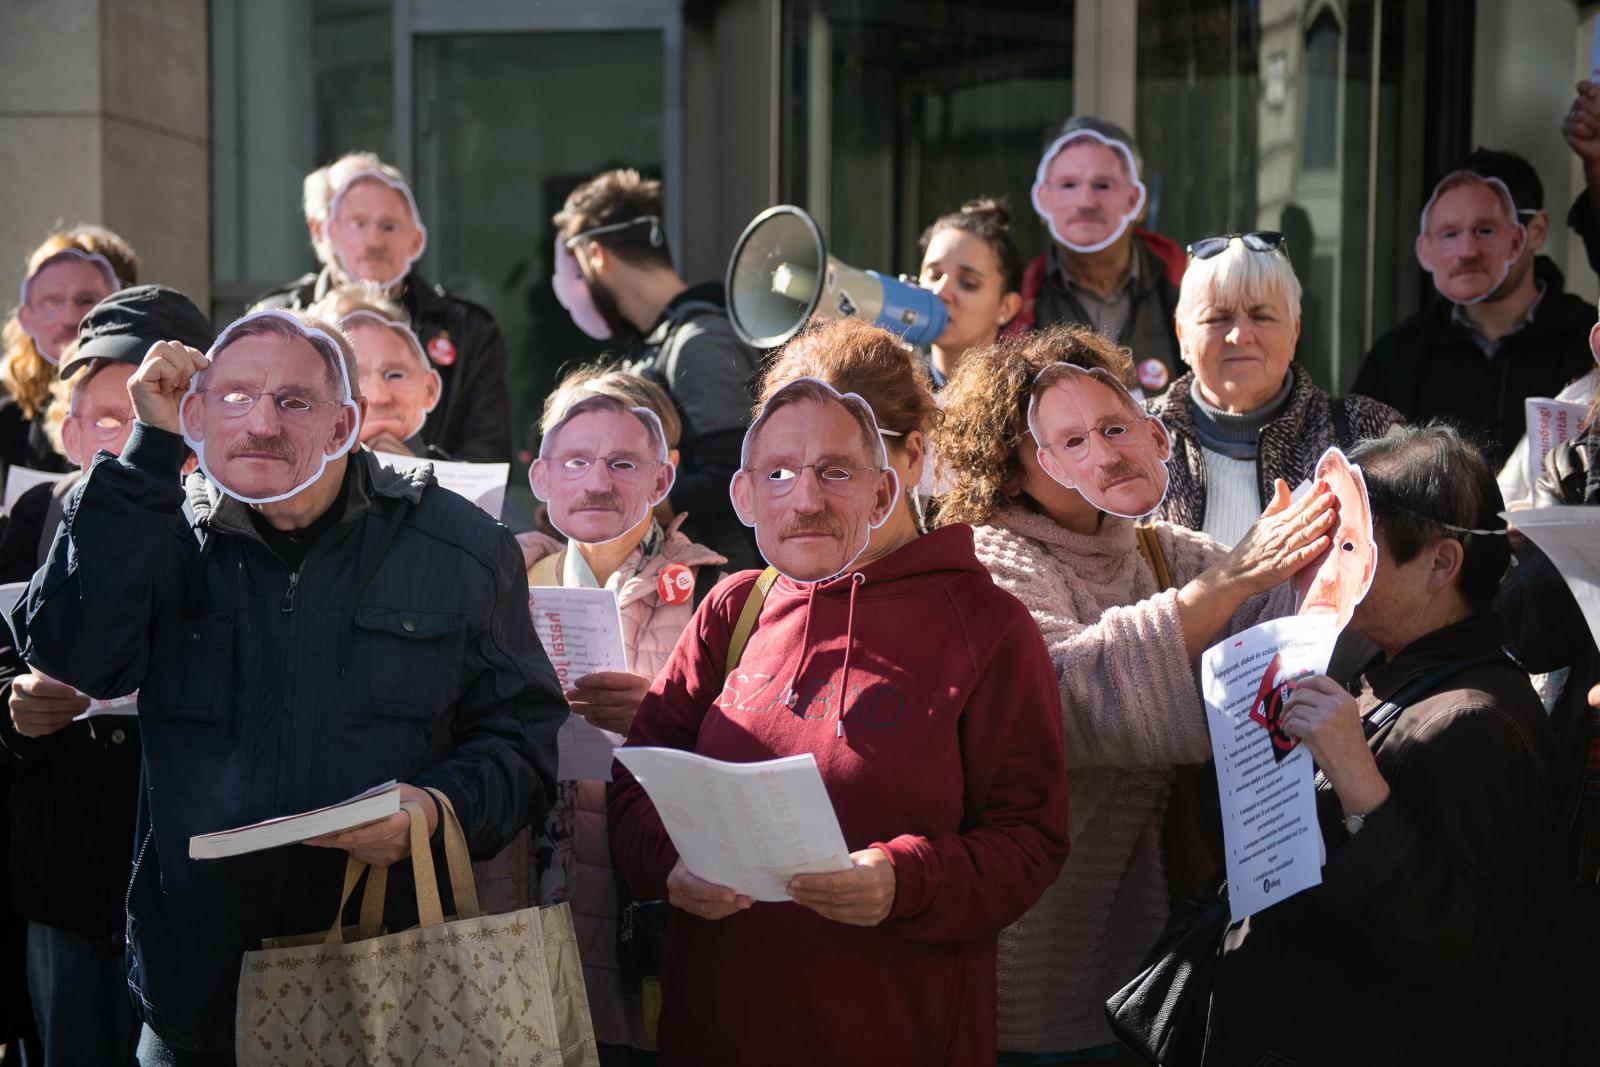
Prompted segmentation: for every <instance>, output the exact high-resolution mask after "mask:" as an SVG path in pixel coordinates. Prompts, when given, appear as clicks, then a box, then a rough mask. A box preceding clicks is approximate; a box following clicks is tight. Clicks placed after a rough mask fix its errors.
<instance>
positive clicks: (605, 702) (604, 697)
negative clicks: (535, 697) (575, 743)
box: [563, 671, 650, 737]
mask: <svg viewBox="0 0 1600 1067" xmlns="http://www.w3.org/2000/svg"><path fill="white" fill-rule="evenodd" d="M649 691H650V679H648V678H646V677H644V676H642V675H638V674H630V673H629V672H627V671H596V672H594V673H593V674H586V675H584V676H583V677H582V678H579V679H578V680H577V681H575V682H573V683H572V687H571V688H570V689H568V690H567V691H566V692H565V693H564V694H563V695H564V696H565V697H566V698H567V704H568V705H570V706H571V708H572V713H573V714H574V715H582V716H583V717H584V719H585V720H587V721H588V723H589V725H590V726H594V727H596V728H598V729H601V730H605V731H607V732H608V733H613V734H617V735H618V736H621V737H627V736H628V730H629V728H631V727H632V726H633V716H634V714H635V713H636V712H638V710H639V702H640V701H642V700H644V695H645V694H646V693H648V692H649Z"/></svg>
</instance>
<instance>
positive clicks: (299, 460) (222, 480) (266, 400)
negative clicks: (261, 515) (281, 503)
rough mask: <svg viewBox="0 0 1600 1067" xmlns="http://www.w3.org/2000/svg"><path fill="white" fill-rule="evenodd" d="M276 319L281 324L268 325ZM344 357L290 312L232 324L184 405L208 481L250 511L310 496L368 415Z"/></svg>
mask: <svg viewBox="0 0 1600 1067" xmlns="http://www.w3.org/2000/svg"><path fill="white" fill-rule="evenodd" d="M269 318H270V319H276V320H278V322H277V323H266V324H263V322H262V321H261V320H264V319H269ZM280 324H282V325H280ZM285 327H287V329H285ZM274 331H276V332H274ZM280 333H287V334H288V335H289V336H287V337H284V336H280V335H279V334H280ZM340 351H341V350H340V348H339V343H338V342H337V341H335V340H334V339H333V338H332V337H330V336H328V335H327V334H326V333H324V332H323V331H321V330H316V329H311V328H309V327H307V326H306V325H305V324H304V323H302V322H301V321H300V320H299V319H297V318H295V317H294V316H293V315H290V314H288V313H287V312H283V311H258V312H256V313H255V314H252V315H246V316H245V317H244V318H242V319H239V320H238V321H236V322H233V323H230V324H229V326H228V328H227V329H225V330H223V331H222V336H220V337H218V338H217V342H216V344H214V345H212V346H211V351H209V352H207V353H206V357H207V358H208V359H209V360H210V361H211V363H210V366H208V367H207V368H206V369H205V370H203V371H201V372H200V373H199V374H196V375H195V376H194V378H193V380H192V381H190V383H189V391H188V392H187V393H185V394H184V395H183V400H182V401H181V402H180V403H179V405H178V426H179V428H180V430H181V431H182V433H183V439H184V441H186V442H187V443H188V445H189V447H190V448H192V449H194V453H195V456H196V458H197V459H198V460H199V463H200V470H201V471H203V472H204V473H205V476H206V478H207V480H209V481H210V482H211V483H212V484H213V485H216V486H217V487H219V488H220V489H222V491H223V492H225V493H227V494H228V495H229V496H231V497H234V498H235V499H238V500H242V501H243V502H244V503H246V504H270V503H273V502H274V501H278V500H287V499H288V498H289V497H291V496H294V495H295V494H296V493H299V492H301V491H302V490H304V489H306V488H307V487H308V486H310V485H311V484H312V483H313V482H315V481H316V480H317V479H318V478H320V477H322V471H323V469H324V468H325V467H327V465H328V464H329V463H330V462H331V461H333V460H336V459H338V458H339V457H340V456H342V455H344V454H345V453H346V452H348V451H350V449H351V447H352V446H354V445H355V443H356V436H357V434H358V433H359V432H360V429H361V409H360V407H359V406H358V405H357V404H356V401H355V399H354V397H353V395H352V394H351V391H350V380H349V377H348V375H347V374H346V373H345V367H344V359H343V358H342V357H341V356H340Z"/></svg>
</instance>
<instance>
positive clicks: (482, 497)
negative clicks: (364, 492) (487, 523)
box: [373, 452, 511, 519]
mask: <svg viewBox="0 0 1600 1067" xmlns="http://www.w3.org/2000/svg"><path fill="white" fill-rule="evenodd" d="M373 454H374V455H376V456H377V457H378V462H379V463H382V464H383V465H384V466H386V467H393V468H394V469H395V470H397V471H413V470H416V469H417V468H418V467H420V466H422V465H423V464H432V466H433V476H434V478H435V479H437V480H438V482H439V484H440V485H441V486H443V487H444V488H446V489H448V490H450V491H451V492H452V493H457V494H459V495H461V496H464V497H466V498H467V499H468V500H470V501H472V502H473V503H474V504H476V505H478V507H480V508H482V509H483V510H484V511H485V512H486V513H487V514H488V515H489V517H490V518H492V519H499V518H500V512H501V510H502V509H503V508H504V506H505V501H506V480H507V479H509V478H510V477H511V464H509V463H459V462H451V461H446V460H439V459H427V458H426V457H423V456H402V455H398V454H396V453H394V452H375V453H373Z"/></svg>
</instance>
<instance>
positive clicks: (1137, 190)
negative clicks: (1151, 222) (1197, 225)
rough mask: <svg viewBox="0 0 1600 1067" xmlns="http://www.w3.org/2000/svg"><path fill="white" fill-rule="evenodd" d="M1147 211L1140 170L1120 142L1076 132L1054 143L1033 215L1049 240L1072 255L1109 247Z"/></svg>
mask: <svg viewBox="0 0 1600 1067" xmlns="http://www.w3.org/2000/svg"><path fill="white" fill-rule="evenodd" d="M1144 205H1145V188H1144V183H1143V182H1141V181H1140V180H1139V166H1138V164H1137V163H1136V162H1135V160H1134V158H1133V151H1132V150H1131V149H1130V148H1129V147H1128V146H1127V145H1125V144H1123V143H1122V142H1121V141H1113V140H1111V139H1110V138H1108V137H1104V136H1102V135H1101V134H1098V133H1095V132H1093V131H1092V130H1075V131H1073V132H1072V133H1068V134H1063V135H1062V136H1060V137H1058V138H1056V140H1055V141H1054V142H1053V143H1052V144H1051V145H1050V147H1049V148H1047V149H1045V153H1044V156H1043V157H1042V158H1040V160H1039V169H1038V171H1037V172H1036V173H1035V175H1034V182H1033V209H1034V210H1035V211H1037V212H1038V213H1039V217H1040V218H1041V219H1043V220H1044V222H1045V225H1046V226H1048V227H1049V229H1050V236H1051V237H1053V238H1055V240H1056V242H1057V243H1058V244H1061V245H1064V246H1066V247H1067V248H1069V249H1071V250H1072V251H1074V252H1081V253H1090V252H1099V251H1101V250H1103V249H1106V248H1109V247H1111V245H1113V244H1115V243H1116V241H1117V239H1118V238H1120V237H1121V236H1122V235H1123V234H1124V233H1125V232H1126V231H1127V229H1128V227H1129V226H1132V225H1133V224H1134V223H1135V222H1137V221H1138V219H1139V214H1140V213H1141V212H1142V211H1143V210H1144Z"/></svg>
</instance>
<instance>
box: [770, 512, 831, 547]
mask: <svg viewBox="0 0 1600 1067" xmlns="http://www.w3.org/2000/svg"><path fill="white" fill-rule="evenodd" d="M814 533H815V534H825V535H827V536H828V537H832V538H833V539H834V540H837V541H842V540H844V526H843V525H842V524H841V523H840V522H839V520H838V519H836V518H834V517H833V516H832V515H830V514H829V513H828V512H826V511H816V512H811V513H810V514H806V515H796V516H794V517H793V518H791V519H790V520H789V521H788V522H786V523H784V524H783V526H782V528H781V529H779V531H778V540H780V541H781V540H784V539H785V538H789V537H794V536H795V535H796V534H814Z"/></svg>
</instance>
